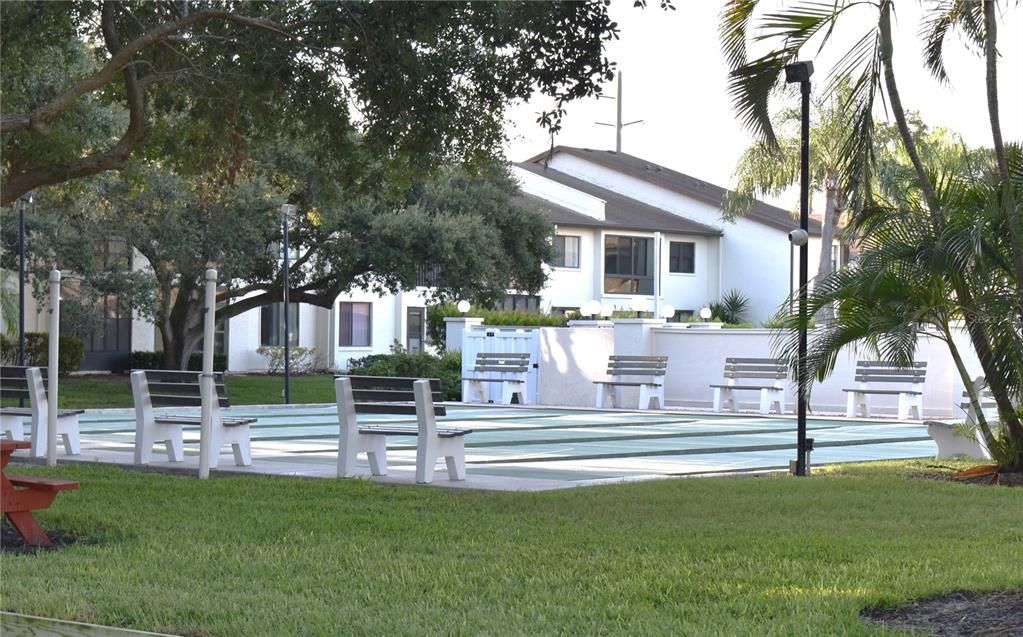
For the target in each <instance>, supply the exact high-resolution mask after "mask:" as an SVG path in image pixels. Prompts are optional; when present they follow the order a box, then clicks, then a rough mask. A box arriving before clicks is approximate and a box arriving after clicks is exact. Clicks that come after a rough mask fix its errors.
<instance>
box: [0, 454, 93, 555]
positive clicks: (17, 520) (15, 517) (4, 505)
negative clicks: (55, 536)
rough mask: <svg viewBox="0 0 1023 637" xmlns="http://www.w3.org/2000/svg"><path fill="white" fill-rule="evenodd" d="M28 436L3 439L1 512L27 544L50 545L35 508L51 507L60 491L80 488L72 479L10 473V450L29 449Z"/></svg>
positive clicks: (0, 463)
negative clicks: (18, 438)
mask: <svg viewBox="0 0 1023 637" xmlns="http://www.w3.org/2000/svg"><path fill="white" fill-rule="evenodd" d="M31 446H32V444H31V443H30V442H28V441H25V440H0V512H2V513H3V514H4V515H5V516H6V517H7V519H8V521H10V523H11V526H13V527H14V528H15V530H17V531H18V533H19V534H20V535H21V537H22V538H23V539H24V540H25V543H26V544H31V545H33V546H51V545H52V542H50V538H49V537H48V536H47V535H46V532H45V531H43V527H41V526H39V522H38V521H37V520H36V518H35V515H33V513H32V512H33V511H38V510H40V509H48V508H49V507H50V505H51V504H52V503H53V500H54V499H55V498H56V497H57V494H58V493H60V492H61V491H69V490H71V489H77V488H78V483H77V482H73V481H71V480H55V479H53V478H37V477H35V476H17V475H9V474H8V473H7V464H8V463H9V462H10V461H11V454H12V453H14V451H15V450H17V449H30V448H31Z"/></svg>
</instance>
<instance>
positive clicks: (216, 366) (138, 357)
mask: <svg viewBox="0 0 1023 637" xmlns="http://www.w3.org/2000/svg"><path fill="white" fill-rule="evenodd" d="M128 365H129V367H131V369H163V352H132V353H131V355H130V356H129V357H128ZM188 370H189V371H192V372H201V371H202V352H193V353H192V355H191V356H189V357H188ZM225 370H227V354H221V353H214V354H213V371H216V372H222V371H225Z"/></svg>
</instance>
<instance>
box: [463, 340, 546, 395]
mask: <svg viewBox="0 0 1023 637" xmlns="http://www.w3.org/2000/svg"><path fill="white" fill-rule="evenodd" d="M472 374H473V375H472V376H467V377H464V378H462V401H463V402H477V401H478V402H481V403H485V402H489V400H488V398H487V395H488V393H487V392H486V391H484V389H483V383H501V403H502V404H504V405H510V404H512V402H513V401H515V400H516V398H517V399H518V403H519V404H520V405H525V404H527V403H528V402H529V400H528V392H527V390H526V380H527V378H528V375H529V354H528V353H525V352H479V353H478V354H476V362H475V364H474V365H473V368H472Z"/></svg>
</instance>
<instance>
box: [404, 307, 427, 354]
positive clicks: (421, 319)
mask: <svg viewBox="0 0 1023 637" xmlns="http://www.w3.org/2000/svg"><path fill="white" fill-rule="evenodd" d="M405 319H406V320H405V323H406V325H405V349H406V350H408V352H409V353H410V354H418V353H419V352H421V351H423V342H424V341H425V340H426V308H425V307H410V308H408V309H407V310H405Z"/></svg>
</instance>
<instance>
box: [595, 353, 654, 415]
mask: <svg viewBox="0 0 1023 637" xmlns="http://www.w3.org/2000/svg"><path fill="white" fill-rule="evenodd" d="M667 370H668V357H667V356H624V355H622V356H617V355H615V356H610V357H608V360H607V375H608V376H609V377H610V380H595V381H593V384H594V385H596V386H597V401H596V406H597V409H603V408H604V403H605V400H604V399H605V396H609V397H610V398H611V406H612V407H616V408H619V409H621V408H622V407H624V405H623V404H622V394H621V388H622V387H639V409H664V375H665V374H666V373H667ZM608 388H610V389H611V391H607V389H608ZM654 402H656V407H651V405H652V404H653V403H654Z"/></svg>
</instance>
